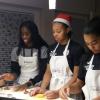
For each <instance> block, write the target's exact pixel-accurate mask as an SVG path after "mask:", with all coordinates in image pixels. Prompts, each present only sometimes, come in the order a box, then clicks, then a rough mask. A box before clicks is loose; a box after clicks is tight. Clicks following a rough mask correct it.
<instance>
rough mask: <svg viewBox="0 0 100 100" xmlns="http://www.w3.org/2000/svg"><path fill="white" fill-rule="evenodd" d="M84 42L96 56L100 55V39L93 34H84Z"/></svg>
mask: <svg viewBox="0 0 100 100" xmlns="http://www.w3.org/2000/svg"><path fill="white" fill-rule="evenodd" d="M84 41H85V43H86V45H87V46H88V48H89V49H90V50H91V51H92V52H93V53H94V54H97V53H100V37H97V36H95V35H93V34H84Z"/></svg>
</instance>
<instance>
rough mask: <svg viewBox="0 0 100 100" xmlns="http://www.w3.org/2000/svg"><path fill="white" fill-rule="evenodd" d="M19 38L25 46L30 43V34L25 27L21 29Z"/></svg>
mask: <svg viewBox="0 0 100 100" xmlns="http://www.w3.org/2000/svg"><path fill="white" fill-rule="evenodd" d="M21 37H22V40H23V42H24V43H25V45H26V46H28V45H29V44H30V43H31V33H30V32H29V30H28V29H27V27H25V26H23V27H22V28H21Z"/></svg>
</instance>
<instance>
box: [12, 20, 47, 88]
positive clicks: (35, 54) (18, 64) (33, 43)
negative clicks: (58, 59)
mask: <svg viewBox="0 0 100 100" xmlns="http://www.w3.org/2000/svg"><path fill="white" fill-rule="evenodd" d="M47 47H48V45H47V44H46V42H45V41H44V40H43V39H42V38H41V36H40V35H39V32H38V28H37V26H36V24H35V23H34V22H32V21H25V22H23V23H22V24H21V25H20V36H19V45H18V47H15V48H14V49H13V51H12V53H11V64H12V73H10V76H14V77H16V78H17V83H18V84H20V86H19V87H16V89H17V90H20V89H22V90H23V89H24V88H27V87H28V86H30V85H35V84H36V83H38V82H40V81H41V80H42V78H43V75H44V73H45V69H46V64H47Z"/></svg>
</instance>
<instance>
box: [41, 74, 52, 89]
mask: <svg viewBox="0 0 100 100" xmlns="http://www.w3.org/2000/svg"><path fill="white" fill-rule="evenodd" d="M50 80H51V75H50V74H48V73H45V75H44V78H43V81H42V83H41V88H43V89H46V88H47V87H48V85H49V83H50Z"/></svg>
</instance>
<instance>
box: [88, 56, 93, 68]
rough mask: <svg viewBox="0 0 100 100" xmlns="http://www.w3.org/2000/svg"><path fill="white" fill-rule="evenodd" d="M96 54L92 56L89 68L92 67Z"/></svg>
mask: <svg viewBox="0 0 100 100" xmlns="http://www.w3.org/2000/svg"><path fill="white" fill-rule="evenodd" d="M93 59H94V55H93V56H92V58H91V60H90V63H89V69H92V63H93Z"/></svg>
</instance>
